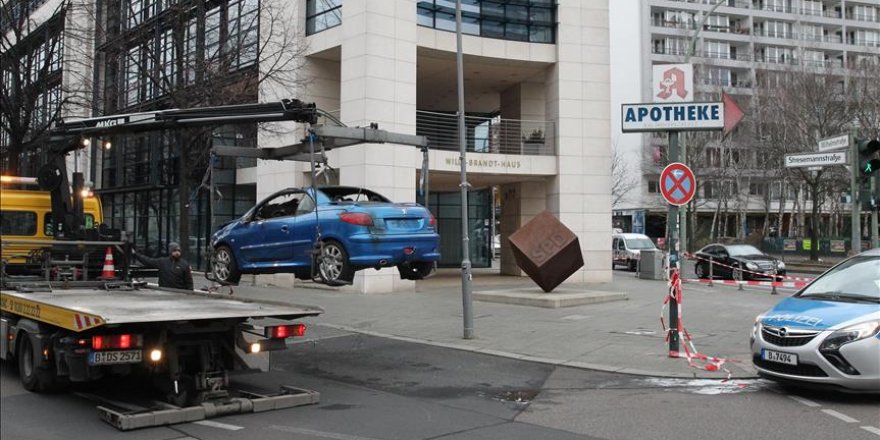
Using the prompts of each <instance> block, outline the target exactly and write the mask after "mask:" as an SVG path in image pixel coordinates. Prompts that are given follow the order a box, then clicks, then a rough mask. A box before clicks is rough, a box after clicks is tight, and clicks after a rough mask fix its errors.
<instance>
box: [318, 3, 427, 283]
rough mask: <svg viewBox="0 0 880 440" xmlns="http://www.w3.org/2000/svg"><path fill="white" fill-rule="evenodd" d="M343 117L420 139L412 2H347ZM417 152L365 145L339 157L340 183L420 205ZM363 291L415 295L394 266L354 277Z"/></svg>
mask: <svg viewBox="0 0 880 440" xmlns="http://www.w3.org/2000/svg"><path fill="white" fill-rule="evenodd" d="M342 14H343V22H342V51H341V69H340V73H341V74H340V95H339V98H340V99H339V101H340V113H341V115H340V116H341V119H342V121H343V122H344V123H346V124H347V125H349V126H359V125H368V124H370V123H374V122H375V123H378V124H379V128H381V129H384V130H389V131H396V132H402V133H409V134H415V127H416V4H415V2H411V1H408V0H393V1H381V2H376V1H367V0H347V1H346V2H345V5H344V6H343V8H342ZM420 157H421V156H420V155H419V154H418V150H417V149H416V148H415V147H411V146H401V145H385V144H381V145H370V144H366V145H360V146H353V147H346V148H344V149H342V150H339V151H338V152H334V154H333V156H332V158H333V159H334V160H335V161H336V162H335V163H337V164H338V167H339V169H340V184H342V185H353V186H365V187H368V188H370V189H372V190H375V191H377V192H379V193H381V194H383V195H385V196H386V197H388V198H390V199H392V200H394V201H415V197H416V168H417V167H418V163H419V160H420ZM353 289H354V291H356V292H358V293H379V292H389V291H395V292H396V291H408V292H414V291H415V283H414V282H412V281H405V280H401V279H400V276H399V274H398V272H397V269H396V268H388V269H382V270H379V271H376V270H373V269H366V270H363V271H360V272H358V273H357V274H356V275H355V282H354V286H353Z"/></svg>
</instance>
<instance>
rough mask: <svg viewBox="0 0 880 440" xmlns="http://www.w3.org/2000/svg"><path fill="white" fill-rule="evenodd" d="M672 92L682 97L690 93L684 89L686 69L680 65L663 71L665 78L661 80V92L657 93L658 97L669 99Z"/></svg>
mask: <svg viewBox="0 0 880 440" xmlns="http://www.w3.org/2000/svg"><path fill="white" fill-rule="evenodd" d="M672 93H675V94H676V95H678V97H679V98H682V99H684V98H685V97H687V95H688V91H687V90H685V89H684V71H682V70H681V69H679V68H678V67H673V68H671V69H669V70H667V71H665V72H663V79H662V80H660V93H658V94H657V97H658V98H660V99H669V97H670V96H672Z"/></svg>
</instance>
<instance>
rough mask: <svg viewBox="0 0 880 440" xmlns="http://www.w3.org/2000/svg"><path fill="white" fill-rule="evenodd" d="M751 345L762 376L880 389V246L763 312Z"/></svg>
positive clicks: (855, 389) (824, 385)
mask: <svg viewBox="0 0 880 440" xmlns="http://www.w3.org/2000/svg"><path fill="white" fill-rule="evenodd" d="M751 348H752V362H753V363H754V364H755V367H756V368H757V369H758V373H759V374H760V375H761V376H762V377H765V378H768V379H773V380H776V381H779V382H790V383H795V384H800V385H809V386H812V387H821V388H834V389H838V390H841V391H849V392H880V249H872V250H869V251H866V252H863V253H861V254H859V255H857V256H854V257H851V258H849V259H847V260H844V261H843V262H841V263H840V264H838V265H836V266H834V267H832V268H831V269H829V270H828V271H827V272H825V273H824V274H822V275H821V276H820V277H819V278H817V279H816V280H815V281H813V282H812V283H810V284H809V285H808V286H807V287H805V288H804V289H803V290H801V291H799V292H797V293H796V294H794V295H793V296H791V297H790V298H786V299H784V300H782V301H780V302H779V303H778V304H776V306H774V307H773V308H771V309H770V310H768V311H767V312H765V313H763V314H761V315H759V316H758V317H757V318H756V319H755V325H754V329H753V330H752V337H751Z"/></svg>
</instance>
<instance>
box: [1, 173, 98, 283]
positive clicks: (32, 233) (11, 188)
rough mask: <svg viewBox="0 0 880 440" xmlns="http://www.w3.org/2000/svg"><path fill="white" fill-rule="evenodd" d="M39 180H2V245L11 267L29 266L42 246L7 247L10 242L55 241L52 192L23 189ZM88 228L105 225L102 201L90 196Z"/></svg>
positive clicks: (86, 201) (86, 200) (85, 200)
mask: <svg viewBox="0 0 880 440" xmlns="http://www.w3.org/2000/svg"><path fill="white" fill-rule="evenodd" d="M35 183H36V180H35V179H31V178H23V177H10V176H0V241H3V242H4V243H2V251H0V252H2V255H0V258H2V259H3V260H4V261H5V262H6V264H7V265H8V266H7V267H10V266H14V265H17V264H25V263H27V262H28V256H29V255H31V254H32V253H33V252H34V251H35V250H37V249H39V248H40V246H39V245H33V244H14V243H5V242H6V241H7V240H16V239H25V240H46V241H48V240H52V237H53V235H54V234H53V231H52V201H51V198H50V196H49V192H48V191H40V190H37V189H21V188H22V187H23V186H31V185H33V184H35ZM83 211H84V218H85V227H86V228H92V227H94V226H95V225H98V224H101V223H103V222H104V215H103V211H102V208H101V201H100V200H99V199H98V198H97V197H95V196H94V195H91V193H89V194H88V195H86V197H84V198H83Z"/></svg>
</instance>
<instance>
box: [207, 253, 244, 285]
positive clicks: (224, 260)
mask: <svg viewBox="0 0 880 440" xmlns="http://www.w3.org/2000/svg"><path fill="white" fill-rule="evenodd" d="M211 270H212V271H213V272H214V279H216V280H217V281H219V282H220V283H221V284H238V282H239V281H240V280H241V272H239V271H238V264H237V263H236V262H235V255H233V253H232V249H229V247H228V246H225V245H221V246H217V248H216V249H214V258H213V261H212V263H211Z"/></svg>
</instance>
